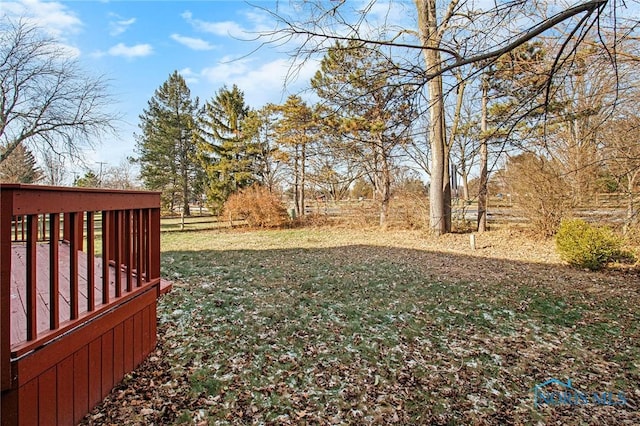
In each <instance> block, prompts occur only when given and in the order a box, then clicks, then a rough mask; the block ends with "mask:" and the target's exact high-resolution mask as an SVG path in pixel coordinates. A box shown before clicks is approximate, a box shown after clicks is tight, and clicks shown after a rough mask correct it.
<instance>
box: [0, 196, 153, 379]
mask: <svg viewBox="0 0 640 426" xmlns="http://www.w3.org/2000/svg"><path fill="white" fill-rule="evenodd" d="M15 253H19V256H18V257H20V256H24V260H25V263H26V267H25V268H17V267H15V268H12V258H13V257H15ZM61 255H64V257H65V259H67V257H66V256H67V255H68V261H65V262H62V261H61ZM43 258H44V259H43ZM18 274H23V275H24V276H19V275H18ZM43 277H48V278H47V280H48V285H47V283H44V286H45V287H46V288H45V291H42V287H43V282H42V281H43ZM96 277H97V278H96ZM67 281H68V283H67ZM159 282H160V196H159V194H158V193H155V192H142V191H116V190H101V189H80V188H58V187H44V186H35V185H17V184H15V185H14V184H3V185H0V338H1V343H0V345H1V347H0V368H1V373H2V374H1V377H2V389H3V390H4V389H8V388H9V387H10V386H11V366H10V360H11V358H16V357H20V356H22V355H24V354H26V353H28V352H30V351H32V350H33V349H36V348H37V347H39V346H41V345H43V344H45V343H47V342H48V341H50V340H53V339H55V338H56V337H58V336H60V335H62V334H64V333H66V332H67V331H69V330H71V329H72V328H74V327H76V326H78V325H80V324H82V323H83V322H86V321H89V320H91V319H92V318H94V317H95V316H96V315H98V314H99V313H100V312H103V311H105V310H108V309H110V308H111V307H113V306H114V305H115V304H118V303H120V302H124V301H125V300H128V299H129V298H131V297H135V295H136V294H137V293H138V292H140V291H142V290H145V289H146V288H147V287H148V286H150V285H157V286H159ZM16 283H18V285H20V286H23V287H24V288H19V289H16V288H15V286H16ZM80 284H82V287H83V288H80ZM62 285H64V286H65V288H61V286H62ZM12 286H14V288H13V290H12ZM67 286H68V287H67ZM16 291H17V292H20V294H23V295H24V298H23V302H22V305H24V313H25V315H26V321H25V322H24V324H12V316H13V315H12V313H11V311H12V308H13V309H14V310H15V308H16V304H15V302H14V304H13V306H12V301H11V298H12V292H13V293H15V292H16ZM14 296H15V294H14ZM62 304H64V309H62V307H63V306H62ZM43 315H46V316H47V317H48V318H46V319H45V321H47V322H48V327H47V329H46V330H42V327H40V329H39V327H38V325H39V324H42V321H43V318H39V316H40V317H42V316H43ZM13 317H14V316H13ZM14 318H15V317H14ZM15 327H24V328H26V329H25V330H19V332H20V333H19V334H20V335H23V336H24V339H20V340H21V341H18V342H16V341H13V342H12V335H13V336H14V338H13V340H15V334H16V330H15Z"/></svg>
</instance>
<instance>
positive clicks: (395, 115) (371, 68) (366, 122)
mask: <svg viewBox="0 0 640 426" xmlns="http://www.w3.org/2000/svg"><path fill="white" fill-rule="evenodd" d="M311 86H312V87H313V88H314V89H315V91H316V93H317V94H318V96H319V97H320V98H321V99H322V100H323V102H324V106H325V107H326V108H328V109H329V110H330V115H329V117H330V120H329V121H333V123H334V124H333V126H334V127H335V129H334V131H335V132H336V133H338V134H339V135H340V137H341V138H342V139H344V140H345V141H347V142H348V143H347V144H345V145H344V148H345V149H347V150H348V152H349V155H351V156H352V157H353V158H356V159H359V160H358V161H359V163H360V165H361V167H362V169H363V171H364V173H365V174H367V175H368V176H369V177H370V179H371V181H372V182H373V183H374V188H375V196H376V198H377V199H378V201H379V202H380V226H381V227H382V228H384V227H386V226H387V218H388V210H389V202H390V199H391V176H392V171H393V168H394V157H395V156H396V149H397V148H398V147H399V146H400V144H403V143H406V142H407V140H408V137H409V130H410V127H411V122H412V112H411V109H410V106H409V100H408V99H409V98H408V95H409V93H410V89H411V88H410V85H408V84H406V82H402V81H401V80H400V77H399V76H398V73H397V68H396V67H395V66H393V64H392V63H391V62H390V60H389V59H388V58H386V57H385V55H383V54H382V52H381V51H380V50H378V49H377V48H373V47H372V48H368V47H364V46H361V45H360V44H358V43H356V42H350V43H349V44H347V45H342V44H340V43H337V44H336V45H335V47H334V48H332V49H330V50H329V52H328V53H327V55H326V56H325V57H324V58H323V60H322V63H321V69H320V70H319V71H318V72H317V73H316V75H315V76H314V77H313V79H312V80H311Z"/></svg>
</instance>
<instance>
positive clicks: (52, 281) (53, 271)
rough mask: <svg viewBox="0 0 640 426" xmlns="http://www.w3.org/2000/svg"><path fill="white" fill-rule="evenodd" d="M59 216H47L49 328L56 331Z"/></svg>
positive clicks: (53, 214)
mask: <svg viewBox="0 0 640 426" xmlns="http://www.w3.org/2000/svg"><path fill="white" fill-rule="evenodd" d="M59 240H60V214H59V213H51V214H50V215H49V328H50V329H51V330H56V329H57V328H58V327H59V326H60V304H59V302H58V301H59V297H58V294H59V290H60V276H59V270H60V265H59V259H60V256H59V253H58V244H59Z"/></svg>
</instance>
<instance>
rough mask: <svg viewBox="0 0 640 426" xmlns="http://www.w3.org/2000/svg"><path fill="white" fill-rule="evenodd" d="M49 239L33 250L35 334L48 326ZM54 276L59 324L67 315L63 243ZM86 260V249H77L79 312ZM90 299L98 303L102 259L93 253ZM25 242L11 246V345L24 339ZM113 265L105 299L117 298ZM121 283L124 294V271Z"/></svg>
mask: <svg viewBox="0 0 640 426" xmlns="http://www.w3.org/2000/svg"><path fill="white" fill-rule="evenodd" d="M49 255H50V247H49V243H38V244H37V250H36V264H37V266H36V271H37V272H36V285H37V293H38V294H37V298H36V299H37V310H36V312H37V313H36V322H37V331H38V334H40V333H42V332H45V331H47V330H49V328H50V318H49V317H50V310H49V293H50V290H49V284H50V271H49ZM58 256H59V258H58V279H59V295H58V306H59V307H58V309H59V320H60V325H63V324H64V323H65V322H66V321H68V320H70V317H71V304H70V283H71V280H70V269H69V265H70V259H71V258H70V248H69V245H68V244H67V243H64V242H60V243H58ZM87 261H88V256H87V253H86V252H82V251H79V252H78V289H79V296H78V310H79V313H80V314H82V313H85V312H87V305H88V304H87V293H88V292H87ZM93 261H94V262H95V269H94V271H95V273H94V280H95V281H94V301H95V307H96V308H98V307H100V306H103V305H102V259H101V258H99V257H94V258H93ZM26 270H27V262H26V245H25V244H21V243H14V244H13V245H12V250H11V345H12V346H14V345H17V344H20V343H23V342H25V341H26V340H27V310H26V304H27V294H26ZM115 274H116V270H115V267H114V266H110V267H109V300H110V303H114V302H117V299H116V297H115V294H116V292H115V276H116V275H115ZM120 274H121V277H122V283H123V289H122V294H123V295H125V294H126V291H125V290H126V289H125V288H124V287H125V286H124V283H126V271H120ZM137 285H138V282H137V277H136V275H135V274H134V275H133V286H134V287H135V286H137Z"/></svg>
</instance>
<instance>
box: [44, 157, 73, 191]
mask: <svg viewBox="0 0 640 426" xmlns="http://www.w3.org/2000/svg"><path fill="white" fill-rule="evenodd" d="M42 169H43V172H44V179H43V182H44V183H45V184H46V185H52V186H60V185H62V184H64V181H65V179H66V178H67V172H66V167H65V159H64V156H62V155H60V154H56V153H54V152H52V151H49V152H44V153H43V154H42Z"/></svg>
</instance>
